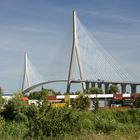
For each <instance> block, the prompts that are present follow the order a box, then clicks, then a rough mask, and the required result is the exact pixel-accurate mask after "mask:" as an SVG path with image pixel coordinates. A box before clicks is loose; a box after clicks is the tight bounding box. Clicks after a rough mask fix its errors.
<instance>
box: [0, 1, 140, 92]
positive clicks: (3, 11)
mask: <svg viewBox="0 0 140 140" xmlns="http://www.w3.org/2000/svg"><path fill="white" fill-rule="evenodd" d="M139 7H140V1H139V0H133V1H132V0H88V1H85V0H76V1H75V0H0V86H1V87H2V88H3V89H4V92H5V93H13V92H15V91H18V90H20V89H21V85H22V79H23V69H24V52H25V51H26V52H27V53H28V56H29V58H30V60H31V62H32V63H33V64H34V66H35V67H36V68H37V70H38V71H39V73H40V74H41V75H42V76H43V78H44V79H45V80H47V77H48V75H49V72H50V71H51V72H52V69H55V73H57V72H58V73H59V71H60V69H57V67H59V66H58V65H60V64H63V61H64V60H65V59H64V58H65V57H66V56H67V55H68V54H66V51H65V49H66V50H67V51H68V50H70V48H71V46H72V39H71V38H72V33H71V32H72V11H73V10H76V11H77V15H78V18H79V19H80V21H81V22H82V23H83V25H84V26H86V28H87V29H88V30H89V31H90V32H91V34H93V35H94V37H96V39H97V40H98V42H100V44H101V45H102V46H103V47H104V49H105V50H106V51H107V52H109V53H110V54H111V55H112V56H113V58H114V59H115V60H116V61H117V62H118V63H119V64H120V65H121V66H122V67H123V68H124V69H125V70H126V71H127V72H128V73H130V74H132V75H134V76H135V77H136V80H137V81H140V61H139V60H140V14H139V13H140V8H139ZM58 52H59V53H58ZM60 54H61V56H60ZM59 58H61V59H60V60H62V61H60V60H59ZM56 64H58V65H56ZM64 67H65V68H64V69H65V70H64V71H63V70H62V69H61V71H63V73H66V68H67V67H68V63H67V64H65V65H64ZM61 68H63V67H61ZM67 69H68V68H67ZM53 72H54V71H53ZM52 74H53V73H52ZM58 75H59V74H58ZM52 88H53V86H52Z"/></svg>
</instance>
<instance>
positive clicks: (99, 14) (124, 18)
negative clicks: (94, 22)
mask: <svg viewBox="0 0 140 140" xmlns="http://www.w3.org/2000/svg"><path fill="white" fill-rule="evenodd" d="M85 13H87V14H89V15H91V16H96V17H98V18H104V19H111V20H117V21H124V22H134V23H140V20H139V19H134V18H131V17H127V16H122V15H117V14H111V13H109V14H108V13H105V12H104V13H102V12H97V11H86V12H85Z"/></svg>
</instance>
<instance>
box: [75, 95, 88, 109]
mask: <svg viewBox="0 0 140 140" xmlns="http://www.w3.org/2000/svg"><path fill="white" fill-rule="evenodd" d="M73 107H74V108H77V109H78V110H86V109H88V108H89V107H90V98H89V97H88V96H86V95H84V94H80V95H78V96H77V97H76V99H75V101H74V102H73Z"/></svg>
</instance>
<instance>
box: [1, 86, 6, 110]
mask: <svg viewBox="0 0 140 140" xmlns="http://www.w3.org/2000/svg"><path fill="white" fill-rule="evenodd" d="M2 94H3V89H2V88H1V87H0V111H1V108H2V106H3V104H4V101H5V100H4V98H3V97H2Z"/></svg>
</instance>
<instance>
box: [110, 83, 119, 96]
mask: <svg viewBox="0 0 140 140" xmlns="http://www.w3.org/2000/svg"><path fill="white" fill-rule="evenodd" d="M117 92H119V89H118V86H117V85H111V86H110V89H109V93H110V94H114V93H117Z"/></svg>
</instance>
